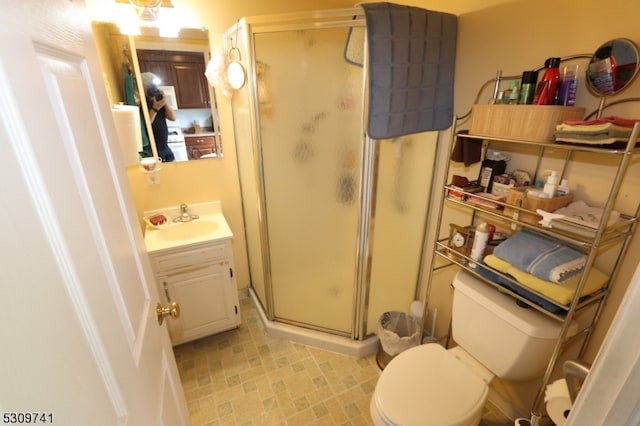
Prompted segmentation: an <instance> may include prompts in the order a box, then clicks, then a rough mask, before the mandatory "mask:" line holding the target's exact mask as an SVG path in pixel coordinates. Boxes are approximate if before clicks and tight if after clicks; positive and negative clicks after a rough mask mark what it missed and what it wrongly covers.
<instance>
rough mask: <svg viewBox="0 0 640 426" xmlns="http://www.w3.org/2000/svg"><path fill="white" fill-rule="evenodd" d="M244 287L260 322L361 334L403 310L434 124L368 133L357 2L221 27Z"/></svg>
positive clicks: (421, 228) (417, 252)
mask: <svg viewBox="0 0 640 426" xmlns="http://www.w3.org/2000/svg"><path fill="white" fill-rule="evenodd" d="M225 43H226V47H227V48H228V49H232V48H234V50H235V48H237V49H239V51H240V53H241V57H242V61H243V64H244V65H245V67H246V68H247V75H248V78H247V84H246V85H245V86H244V87H243V88H242V89H241V90H239V91H237V92H236V93H235V94H234V96H233V99H232V107H233V119H234V128H235V139H236V146H237V155H238V167H239V171H240V182H241V188H242V200H243V210H244V220H245V229H246V235H247V246H248V250H249V265H250V273H251V291H252V292H253V295H254V296H255V298H256V299H257V300H258V301H259V304H260V305H261V306H260V308H261V309H262V310H263V311H264V314H265V316H266V317H267V319H268V320H270V321H274V322H277V323H286V324H289V325H295V326H298V327H303V328H304V329H306V330H308V329H311V330H317V331H322V332H325V333H330V334H332V335H338V336H344V337H345V338H347V339H350V340H352V341H362V340H364V339H366V338H367V337H368V336H371V334H372V333H374V332H375V328H376V325H377V321H378V318H379V317H380V315H381V314H382V313H383V312H385V311H390V310H401V311H407V310H408V309H409V306H410V304H411V301H413V300H414V298H415V297H416V289H417V284H418V282H419V279H420V271H421V264H422V256H423V240H424V234H425V224H426V217H427V210H428V208H429V192H430V188H431V179H432V175H433V169H434V158H435V153H436V141H437V138H438V135H437V133H435V132H430V133H423V134H417V135H410V136H406V137H402V138H397V139H393V140H372V139H369V138H368V137H367V136H366V132H365V129H366V125H365V116H366V99H367V96H366V79H367V72H366V66H363V64H364V63H365V61H366V37H365V21H364V16H363V15H362V11H361V10H360V9H344V10H333V11H323V12H314V13H301V14H289V15H277V16H265V17H257V18H244V19H242V20H240V21H238V24H237V25H234V26H233V27H232V28H230V29H229V30H228V31H227V32H226V34H225Z"/></svg>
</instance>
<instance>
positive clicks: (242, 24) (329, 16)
mask: <svg viewBox="0 0 640 426" xmlns="http://www.w3.org/2000/svg"><path fill="white" fill-rule="evenodd" d="M237 25H238V27H239V31H241V32H242V35H243V40H242V42H243V43H244V50H245V51H246V52H248V55H247V63H248V68H249V69H248V72H247V74H248V76H247V78H248V79H249V80H250V81H249V82H250V83H251V85H250V87H251V90H249V105H250V114H249V115H250V119H251V128H252V129H251V132H252V138H251V139H252V145H253V146H252V149H253V157H254V165H253V167H254V172H255V174H256V176H257V185H256V186H257V188H258V194H257V197H258V206H259V209H260V212H259V214H258V222H259V224H258V229H259V232H260V247H261V251H262V253H261V255H262V260H263V262H262V265H263V271H262V273H263V277H264V287H265V298H266V300H265V301H262V303H263V304H265V305H266V306H264V309H265V311H266V312H265V314H266V316H267V318H268V319H269V320H270V321H274V320H276V321H278V322H282V323H288V324H292V325H296V326H301V327H305V328H310V329H314V330H318V331H322V332H327V333H331V334H335V335H343V336H346V337H349V338H351V339H353V340H363V339H364V338H366V337H367V336H365V332H366V329H367V316H368V310H367V305H368V295H369V275H370V271H371V268H370V267H371V247H370V241H371V239H370V235H371V234H372V233H373V222H374V217H373V210H374V209H373V208H372V206H373V203H374V201H375V199H374V194H375V184H376V181H375V178H374V176H375V170H374V167H375V164H376V163H375V160H374V159H375V156H376V151H377V149H378V148H377V143H376V141H375V140H372V139H370V138H369V137H368V136H367V135H366V132H365V128H366V127H365V124H366V116H367V67H366V66H365V64H366V60H367V59H366V54H367V48H366V36H365V40H364V44H363V57H364V61H363V71H362V94H363V97H362V117H361V123H360V132H361V136H360V153H359V155H360V164H361V166H360V185H359V188H358V200H359V208H358V219H357V222H358V224H357V229H356V241H357V247H356V258H355V259H354V262H355V264H356V268H355V277H354V290H353V296H352V299H351V300H352V302H353V305H354V311H353V318H352V321H351V327H350V328H351V332H350V333H342V332H339V331H337V330H333V329H326V328H323V327H320V326H314V325H312V324H307V323H299V322H296V321H291V320H288V319H283V318H277V317H276V316H275V312H274V295H273V282H272V276H271V272H272V271H271V258H270V250H269V232H268V227H267V224H268V217H267V216H268V214H267V205H266V188H265V180H264V170H263V168H262V164H263V158H262V144H263V141H262V139H261V134H260V132H259V130H258V129H260V124H261V123H260V115H259V109H258V89H257V87H258V85H257V74H256V71H255V70H256V63H255V43H254V35H255V34H263V33H273V32H281V31H296V30H313V29H325V28H349V27H360V28H365V21H364V13H363V11H362V9H360V8H352V9H335V10H327V11H314V12H301V13H289V14H281V15H269V16H259V17H249V18H242V19H241V20H240V21H238V23H237ZM235 30H236V29H235V26H234V27H233V28H231V29H229V30H228V31H227V33H226V34H225V42H227V41H228V39H229V37H230V36H234V33H236V31H235ZM236 42H238V41H236Z"/></svg>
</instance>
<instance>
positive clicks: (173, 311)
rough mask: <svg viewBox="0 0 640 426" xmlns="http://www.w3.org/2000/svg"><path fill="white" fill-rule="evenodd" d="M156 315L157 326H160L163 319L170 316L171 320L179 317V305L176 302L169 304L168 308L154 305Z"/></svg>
mask: <svg viewBox="0 0 640 426" xmlns="http://www.w3.org/2000/svg"><path fill="white" fill-rule="evenodd" d="M156 315H157V317H158V324H160V325H162V323H163V322H164V317H166V316H170V317H171V318H178V317H180V305H178V303H177V302H173V303H171V305H169V307H168V308H163V307H162V305H161V304H160V303H158V304H157V305H156Z"/></svg>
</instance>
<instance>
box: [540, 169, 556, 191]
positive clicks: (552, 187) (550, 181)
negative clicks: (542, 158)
mask: <svg viewBox="0 0 640 426" xmlns="http://www.w3.org/2000/svg"><path fill="white" fill-rule="evenodd" d="M550 172H551V174H550V175H549V177H548V178H547V183H545V184H544V189H543V192H544V193H545V194H547V195H548V196H549V198H553V197H555V196H556V190H557V189H558V172H556V171H555V170H550Z"/></svg>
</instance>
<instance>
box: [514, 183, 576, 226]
mask: <svg viewBox="0 0 640 426" xmlns="http://www.w3.org/2000/svg"><path fill="white" fill-rule="evenodd" d="M572 201H573V194H571V193H569V194H567V195H563V196H561V197H553V198H540V197H535V196H533V195H531V194H529V193H528V191H527V190H523V189H521V188H518V189H511V190H509V194H508V195H507V204H511V205H513V206H519V207H522V208H523V209H526V210H530V211H532V212H535V211H536V210H537V209H541V210H544V211H546V212H554V211H556V210H558V209H559V208H562V207H565V206H567V205H569V204H570V203H571V202H572ZM504 215H505V216H509V217H511V218H514V219H518V220H521V221H522V222H526V223H531V224H536V223H538V222H539V221H540V220H542V216H540V215H539V214H536V213H529V212H525V211H521V210H517V209H513V208H511V207H505V208H504Z"/></svg>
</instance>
